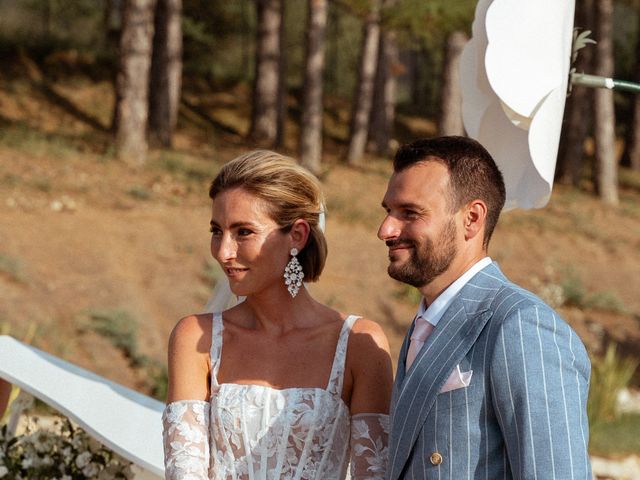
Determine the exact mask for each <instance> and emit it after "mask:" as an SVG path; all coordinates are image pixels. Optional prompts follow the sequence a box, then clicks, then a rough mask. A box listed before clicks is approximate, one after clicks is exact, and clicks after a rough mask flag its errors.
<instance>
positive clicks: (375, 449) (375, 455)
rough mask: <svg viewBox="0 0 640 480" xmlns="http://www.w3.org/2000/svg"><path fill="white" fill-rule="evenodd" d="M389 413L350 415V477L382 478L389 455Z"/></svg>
mask: <svg viewBox="0 0 640 480" xmlns="http://www.w3.org/2000/svg"><path fill="white" fill-rule="evenodd" d="M388 439H389V415H384V414H381V413H360V414H356V415H353V416H352V417H351V479H352V480H384V476H385V473H386V471H387V463H388V457H389V449H388Z"/></svg>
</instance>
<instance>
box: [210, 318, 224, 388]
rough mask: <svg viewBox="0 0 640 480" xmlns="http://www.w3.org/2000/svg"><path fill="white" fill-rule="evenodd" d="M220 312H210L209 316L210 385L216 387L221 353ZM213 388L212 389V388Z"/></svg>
mask: <svg viewBox="0 0 640 480" xmlns="http://www.w3.org/2000/svg"><path fill="white" fill-rule="evenodd" d="M223 329H224V325H223V324H222V313H220V312H217V313H213V314H212V318H211V354H210V355H211V386H213V387H218V386H219V385H218V370H219V369H220V357H221V355H222V331H223ZM212 390H213V389H212Z"/></svg>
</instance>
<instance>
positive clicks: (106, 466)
mask: <svg viewBox="0 0 640 480" xmlns="http://www.w3.org/2000/svg"><path fill="white" fill-rule="evenodd" d="M131 466H132V464H131V462H129V461H128V460H126V459H124V458H122V457H121V456H119V455H117V454H116V453H114V452H112V451H111V450H109V449H108V448H106V447H104V446H103V445H102V444H100V443H99V442H98V441H96V440H95V439H93V438H91V437H90V436H89V435H88V434H87V433H86V432H85V431H84V430H83V429H81V428H80V427H78V426H76V425H73V424H72V423H71V421H70V420H69V419H67V418H65V417H60V416H58V417H55V418H54V420H53V425H52V427H51V428H46V429H45V428H40V426H39V422H38V420H37V418H28V421H27V427H26V429H25V431H24V433H21V434H18V435H14V434H12V433H11V429H10V428H9V425H3V426H2V427H0V479H3V480H23V479H24V480H26V479H35V478H37V479H42V480H54V479H55V480H84V479H89V478H90V479H99V480H111V479H132V478H133V471H132V469H131Z"/></svg>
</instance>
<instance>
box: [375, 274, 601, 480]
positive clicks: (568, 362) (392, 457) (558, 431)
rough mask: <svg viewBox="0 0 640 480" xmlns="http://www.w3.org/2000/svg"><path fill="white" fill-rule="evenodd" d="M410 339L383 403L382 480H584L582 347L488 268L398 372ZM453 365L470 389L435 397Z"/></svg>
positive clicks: (586, 366) (585, 372)
mask: <svg viewBox="0 0 640 480" xmlns="http://www.w3.org/2000/svg"><path fill="white" fill-rule="evenodd" d="M409 334H410V332H409ZM408 338H409V335H407V337H406V338H405V341H404V344H403V346H402V350H401V352H400V359H399V362H398V372H397V374H396V380H395V384H394V390H393V398H392V403H391V436H390V441H389V470H388V472H387V478H388V479H389V480H396V479H400V478H402V479H440V480H445V479H455V480H459V479H503V478H504V479H510V478H518V479H520V478H527V479H529V478H532V479H539V480H546V479H585V480H586V479H589V480H591V466H590V463H589V457H588V453H587V446H588V442H589V427H588V422H587V416H586V401H587V393H588V388H589V375H590V370H591V365H590V363H589V358H588V356H587V353H586V351H585V348H584V345H583V344H582V342H581V341H580V339H579V338H578V336H577V335H576V333H575V332H574V331H573V330H572V329H571V328H570V327H569V325H567V324H566V323H565V322H564V321H563V320H562V319H560V318H559V317H558V315H557V314H556V313H555V312H554V311H553V310H552V309H551V308H550V307H548V306H547V305H545V304H544V303H543V302H542V301H541V300H540V299H539V298H537V297H536V296H534V295H533V294H531V293H530V292H528V291H526V290H524V289H522V288H520V287H518V286H517V285H514V284H513V283H511V282H509V281H508V280H507V278H506V277H505V276H504V275H503V274H502V272H501V271H500V270H499V268H498V266H497V265H496V264H495V263H493V264H491V265H488V266H487V267H485V268H484V269H483V270H481V271H480V272H479V273H478V274H476V275H475V276H474V277H473V278H472V279H471V280H470V281H469V283H467V285H465V286H464V287H463V289H462V290H461V291H460V292H459V293H458V295H457V296H456V298H455V299H454V301H453V303H452V304H451V306H450V307H449V308H448V309H447V311H446V312H445V314H444V316H443V317H442V319H441V320H440V322H439V323H438V326H437V328H436V329H435V330H434V331H433V333H432V334H431V336H430V337H429V338H427V341H426V343H425V345H424V347H423V348H422V349H421V350H420V352H419V354H418V356H417V358H416V360H415V362H414V363H413V365H412V366H411V368H410V369H409V371H408V372H406V374H405V358H406V355H407V349H408ZM456 365H460V370H461V371H463V372H464V371H468V370H473V375H472V377H471V384H470V385H469V386H468V387H467V388H461V389H457V390H453V391H450V392H446V393H438V392H439V391H440V389H441V387H442V386H443V384H444V383H445V381H446V380H447V378H448V377H449V374H450V373H451V372H452V371H453V369H454V368H455V367H456ZM435 452H437V453H439V454H440V457H441V462H440V463H439V464H437V463H438V459H437V458H436V459H435V461H434V462H432V461H431V456H432V454H433V453H435ZM436 457H437V455H436Z"/></svg>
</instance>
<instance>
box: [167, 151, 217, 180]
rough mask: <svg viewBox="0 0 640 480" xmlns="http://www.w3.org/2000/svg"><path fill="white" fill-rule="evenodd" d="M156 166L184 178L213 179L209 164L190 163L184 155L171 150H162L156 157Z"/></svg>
mask: <svg viewBox="0 0 640 480" xmlns="http://www.w3.org/2000/svg"><path fill="white" fill-rule="evenodd" d="M158 166H159V167H160V168H161V169H163V170H166V171H167V172H169V173H171V174H173V175H175V176H178V177H181V178H183V179H185V180H194V181H205V180H210V179H213V175H214V174H215V172H213V171H212V169H211V167H210V166H208V165H207V166H203V165H198V164H196V163H192V162H190V161H189V160H188V159H187V158H186V157H183V156H181V155H178V154H174V153H172V152H162V154H161V155H160V158H159V159H158Z"/></svg>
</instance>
